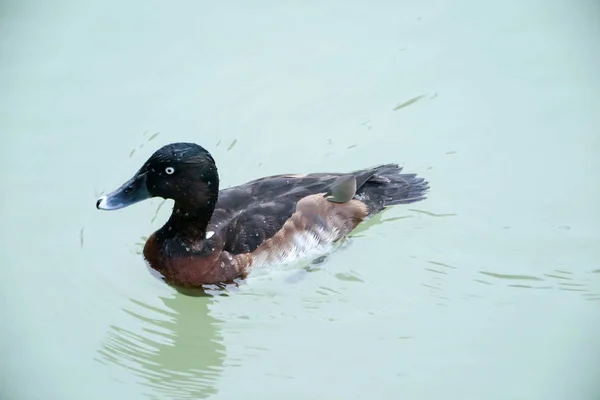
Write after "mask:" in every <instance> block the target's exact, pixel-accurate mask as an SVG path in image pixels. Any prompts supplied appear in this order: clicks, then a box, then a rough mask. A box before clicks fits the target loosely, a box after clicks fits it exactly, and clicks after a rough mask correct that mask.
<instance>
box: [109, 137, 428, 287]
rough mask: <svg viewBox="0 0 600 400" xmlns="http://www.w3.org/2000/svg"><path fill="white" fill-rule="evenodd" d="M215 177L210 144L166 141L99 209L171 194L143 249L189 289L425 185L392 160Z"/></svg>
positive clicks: (331, 232) (335, 232) (283, 253)
mask: <svg viewBox="0 0 600 400" xmlns="http://www.w3.org/2000/svg"><path fill="white" fill-rule="evenodd" d="M218 185H219V177H218V174H217V168H216V166H215V163H214V160H213V159H212V156H211V155H210V154H209V153H208V151H206V150H205V149H203V148H202V147H200V146H198V145H195V144H191V143H174V144H171V145H167V146H165V147H163V148H161V149H159V150H158V151H157V152H155V153H154V154H153V155H152V156H151V157H150V159H149V160H148V161H147V162H146V163H145V164H144V165H143V166H142V168H141V169H140V170H139V171H138V172H137V173H136V174H135V175H134V177H133V178H132V179H130V180H129V181H128V182H126V183H125V184H124V185H122V186H121V187H120V188H119V189H117V190H116V191H114V192H112V193H111V194H109V195H107V196H103V197H102V198H100V199H99V200H98V202H97V207H98V208H99V209H106V210H114V209H118V208H123V207H126V206H129V205H131V204H134V203H136V202H138V201H142V200H144V199H147V198H150V197H155V196H159V197H163V198H170V199H173V200H174V201H175V204H174V208H173V212H172V214H171V217H170V218H169V220H168V221H167V222H166V223H165V225H164V226H163V227H162V228H160V229H159V230H158V231H156V232H155V233H153V234H152V235H151V236H150V238H149V239H148V240H147V242H146V244H145V246H144V257H145V258H146V260H147V261H148V263H149V264H150V266H151V267H152V268H153V269H155V270H157V271H159V272H160V273H161V274H162V275H163V276H164V278H165V280H166V281H167V282H169V283H171V284H173V285H177V286H187V287H190V286H200V285H203V284H208V283H221V282H231V281H232V280H235V279H237V278H245V277H246V276H247V274H248V273H249V272H250V271H251V270H252V268H257V267H262V266H267V265H270V264H273V263H281V262H286V261H289V260H292V259H294V258H296V257H299V256H303V255H306V254H308V253H310V252H311V251H313V250H318V249H320V248H321V247H323V246H327V245H330V244H332V243H334V242H336V241H338V240H339V239H341V238H343V237H344V236H345V235H347V234H348V233H349V232H350V231H352V230H353V229H354V228H355V227H356V226H357V225H358V224H359V223H361V222H362V221H363V220H364V219H366V218H368V217H370V216H372V215H374V214H376V213H378V212H380V211H381V210H382V209H383V208H385V207H387V206H391V205H396V204H406V203H412V202H415V201H420V200H422V199H424V198H425V193H426V191H427V190H428V188H429V187H428V184H427V182H425V181H424V180H423V179H422V178H418V177H416V175H414V174H401V168H400V167H399V166H398V165H396V164H386V165H382V166H378V167H374V168H368V169H364V170H358V171H354V172H350V173H346V174H339V173H314V174H285V175H276V176H270V177H265V178H260V179H256V180H254V181H251V182H248V183H245V184H243V185H240V186H236V187H232V188H228V189H223V190H220V191H219V189H218Z"/></svg>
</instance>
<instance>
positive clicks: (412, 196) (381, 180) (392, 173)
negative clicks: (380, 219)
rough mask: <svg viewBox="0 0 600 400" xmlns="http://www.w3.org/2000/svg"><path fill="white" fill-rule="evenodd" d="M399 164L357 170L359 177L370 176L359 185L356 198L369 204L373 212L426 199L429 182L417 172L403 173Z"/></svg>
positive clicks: (356, 174) (356, 173)
mask: <svg viewBox="0 0 600 400" xmlns="http://www.w3.org/2000/svg"><path fill="white" fill-rule="evenodd" d="M401 172H402V167H400V166H399V165H398V164H385V165H380V166H378V167H375V168H369V169H365V170H361V171H355V172H354V174H355V176H357V181H358V177H359V176H360V177H366V176H369V178H368V179H366V180H365V181H364V184H363V185H362V186H360V187H358V190H357V192H356V198H357V199H359V200H361V201H363V202H364V203H366V204H367V205H368V206H369V211H370V213H371V214H373V213H376V212H379V211H381V210H382V209H383V208H385V207H388V206H394V205H398V204H409V203H415V202H417V201H421V200H423V199H425V198H426V197H427V196H426V193H427V191H428V190H429V182H427V181H426V180H425V179H424V178H422V177H419V176H417V174H412V173H410V174H402V173H401Z"/></svg>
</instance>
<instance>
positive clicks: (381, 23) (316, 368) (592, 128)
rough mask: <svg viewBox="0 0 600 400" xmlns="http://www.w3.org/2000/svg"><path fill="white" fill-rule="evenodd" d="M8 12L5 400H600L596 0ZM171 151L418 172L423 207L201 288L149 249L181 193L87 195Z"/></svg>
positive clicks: (297, 165) (248, 173) (3, 17)
mask: <svg viewBox="0 0 600 400" xmlns="http://www.w3.org/2000/svg"><path fill="white" fill-rule="evenodd" d="M0 11H1V12H0V30H1V32H2V35H0V55H1V58H0V77H1V78H0V79H1V81H0V85H1V86H0V93H1V95H0V102H1V103H0V128H1V129H0V132H1V134H2V145H1V146H0V167H1V168H0V171H1V172H0V177H1V182H2V195H1V196H0V227H1V230H0V243H1V248H0V265H1V268H2V273H3V274H2V279H1V283H0V285H1V286H0V293H1V295H0V296H1V298H2V303H1V304H2V309H1V310H2V314H1V316H2V321H3V324H2V325H3V326H2V330H1V342H0V343H1V348H0V351H1V352H2V355H3V357H2V374H1V375H0V398H2V399H3V400H4V399H10V400H12V399H15V400H21V399H24V400H30V399H44V400H46V399H61V400H62V399H107V398H111V399H133V400H135V399H199V398H210V399H240V398H245V399H248V398H251V399H264V398H281V399H307V398H311V399H365V398H367V397H371V398H375V399H399V398H402V399H461V400H463V399H474V400H475V399H477V400H480V399H486V400H496V399H498V400H505V399H526V400H537V399H539V400H551V399H557V400H562V399H578V400H579V399H581V400H588V399H590V400H593V399H598V398H600V385H599V384H598V381H597V377H598V374H599V372H600V339H599V336H598V331H599V329H600V312H599V310H598V309H599V306H600V249H599V248H598V247H596V246H597V245H598V243H599V241H600V229H599V228H598V225H599V222H600V210H599V207H598V204H600V186H599V185H598V182H599V181H600V172H599V171H600V157H599V156H598V155H599V154H600V139H599V137H600V133H599V128H598V127H599V126H600V75H599V74H598V71H599V70H600V51H599V50H600V49H599V45H598V38H599V37H600V7H599V6H598V3H596V2H593V1H591V0H590V1H575V2H573V1H567V0H550V1H542V0H525V1H517V0H511V1H508V2H506V1H505V2H500V3H493V2H479V1H474V0H471V1H469V0H456V1H453V2H444V1H441V0H438V1H427V2H417V1H402V0H401V1H393V2H392V1H379V2H372V3H368V2H359V1H350V2H342V1H333V2H316V1H309V2H295V1H294V2H273V1H271V2H266V1H256V2H242V1H233V2H228V3H223V2H191V1H190V2H164V1H163V2H159V1H154V0H151V1H144V2H117V1H104V2H81V1H79V2H78V1H73V0H71V1H64V2H56V3H50V2H41V1H38V2H33V1H22V2H16V1H13V2H5V3H3V5H2V7H1V8H0ZM173 141H194V142H197V143H199V144H201V145H203V146H205V147H206V148H207V149H208V150H209V151H211V152H212V153H213V155H214V157H215V158H216V161H217V165H218V167H219V172H220V175H221V179H222V184H223V186H229V185H234V184H239V183H243V182H245V181H247V180H250V179H254V178H257V177H260V176H264V175H269V174H276V173H305V172H317V171H332V170H339V171H346V170H352V169H358V168H361V167H366V166H370V165H374V164H378V163H387V162H400V163H401V164H402V165H404V166H405V168H406V171H409V172H416V173H418V174H420V175H422V176H425V177H427V179H428V180H429V181H430V182H431V191H430V196H429V198H428V199H427V200H426V201H423V202H420V203H416V204H412V205H409V206H399V207H395V208H393V209H390V210H388V211H386V212H385V213H383V214H382V215H381V216H380V217H379V218H376V219H374V220H371V221H369V223H368V224H366V225H364V226H361V227H360V229H357V231H356V232H354V234H353V235H352V238H351V240H350V243H348V245H347V246H344V247H343V248H341V249H340V250H339V251H337V252H336V253H334V254H333V255H332V256H331V257H329V258H328V259H327V261H326V262H325V263H324V264H322V265H321V266H320V269H317V270H315V271H312V272H304V270H301V269H281V268H273V269H272V270H271V271H265V272H262V273H257V274H253V275H251V276H250V278H249V279H248V280H247V281H246V282H245V283H244V284H243V285H241V286H240V287H239V288H237V289H232V290H230V291H227V292H211V293H212V294H213V295H214V296H210V297H189V296H184V295H182V294H179V293H177V292H175V291H174V290H173V289H171V288H169V287H168V286H165V285H164V284H163V283H162V282H160V281H159V280H157V279H156V278H155V277H153V276H152V274H150V272H149V271H148V270H147V268H146V267H145V264H144V261H143V259H142V257H141V255H140V251H141V246H142V244H143V240H144V239H143V237H146V236H148V235H149V234H150V233H152V232H153V231H154V230H155V229H157V228H159V227H160V226H161V225H162V223H164V221H165V220H166V219H167V218H168V215H169V212H170V206H171V203H170V202H166V203H164V204H162V202H161V201H160V200H152V201H149V202H146V203H141V204H137V205H135V206H133V207H131V208H128V209H124V210H120V211H115V212H110V213H108V212H99V211H97V210H96V209H95V200H96V198H97V197H98V196H99V195H100V193H102V192H107V191H109V190H112V189H114V188H115V187H117V186H118V185H119V184H121V183H122V182H123V181H124V180H126V179H128V178H129V177H130V176H131V175H132V174H133V173H134V172H135V171H136V170H137V168H138V167H139V166H140V165H141V164H142V163H143V162H144V161H145V160H146V158H147V157H148V156H149V155H150V154H151V153H152V152H153V151H154V150H156V149H157V148H159V147H160V146H162V145H164V144H166V143H169V142H173ZM161 205H162V207H161Z"/></svg>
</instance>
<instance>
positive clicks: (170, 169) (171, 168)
mask: <svg viewBox="0 0 600 400" xmlns="http://www.w3.org/2000/svg"><path fill="white" fill-rule="evenodd" d="M165 172H166V173H167V175H173V173H174V172H175V168H173V167H167V168H165Z"/></svg>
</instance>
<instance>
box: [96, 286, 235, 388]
mask: <svg viewBox="0 0 600 400" xmlns="http://www.w3.org/2000/svg"><path fill="white" fill-rule="evenodd" d="M160 299H161V300H162V302H163V304H164V306H165V308H158V307H153V306H150V305H148V304H144V303H143V302H140V301H137V300H135V299H130V300H131V304H132V306H131V308H130V309H124V310H123V311H124V312H125V313H126V314H127V315H128V316H130V317H133V319H131V320H130V321H129V323H128V325H131V326H127V327H124V326H117V325H111V326H110V330H109V331H108V332H107V334H106V337H105V339H104V340H103V341H102V345H101V347H100V349H98V355H99V357H98V358H97V359H96V360H97V361H98V362H101V363H103V364H112V365H115V366H118V367H121V368H124V369H127V370H128V371H132V372H133V373H134V375H136V376H137V378H138V379H139V382H140V384H141V385H143V386H145V387H147V388H149V389H151V391H152V393H149V394H148V395H149V397H152V398H154V397H156V396H157V395H158V397H161V398H163V397H165V396H166V397H168V398H170V399H199V398H206V397H209V396H211V395H213V394H215V393H217V389H216V381H217V379H218V378H219V377H220V375H221V372H222V370H223V366H224V359H225V347H224V345H223V344H222V337H221V334H220V328H221V323H222V322H221V321H220V320H218V319H216V318H213V317H211V316H209V313H208V311H209V310H208V307H209V304H210V302H212V301H213V300H212V298H210V297H189V296H185V295H182V294H173V297H170V298H160Z"/></svg>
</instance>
